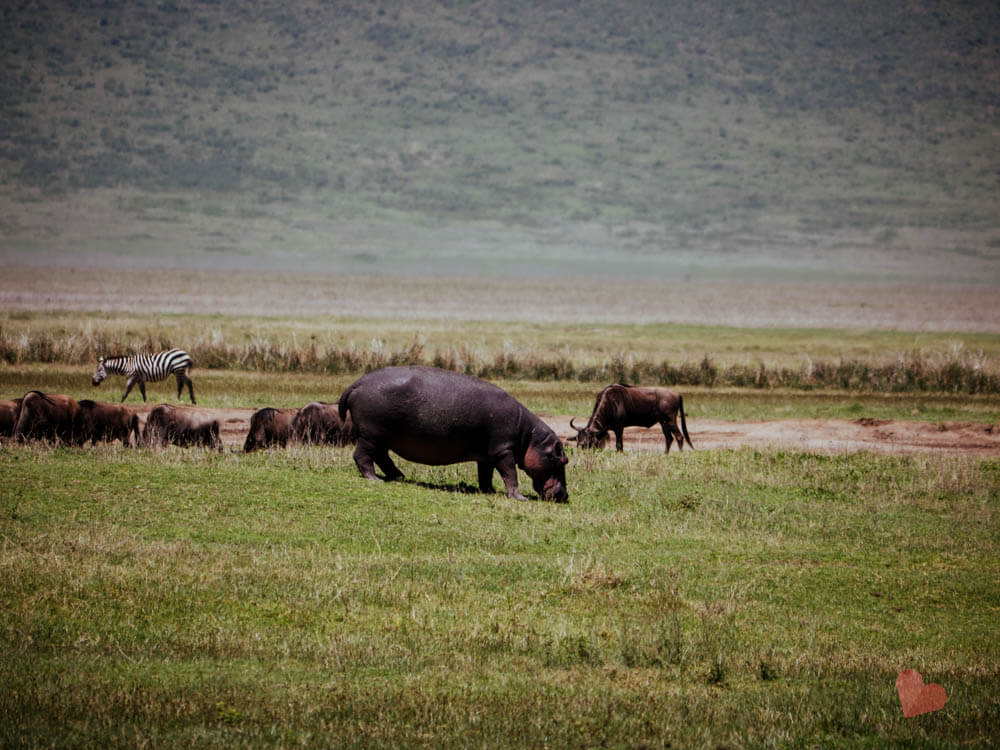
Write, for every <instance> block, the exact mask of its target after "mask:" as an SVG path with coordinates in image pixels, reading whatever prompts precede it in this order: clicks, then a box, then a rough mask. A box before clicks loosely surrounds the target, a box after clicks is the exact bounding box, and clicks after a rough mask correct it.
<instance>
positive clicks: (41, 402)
mask: <svg viewBox="0 0 1000 750" xmlns="http://www.w3.org/2000/svg"><path fill="white" fill-rule="evenodd" d="M79 411H80V405H79V404H78V403H77V402H76V399H74V398H72V397H71V396H67V395H66V394H65V393H42V392H41V391H29V392H28V393H26V394H24V397H23V398H21V404H20V406H19V407H18V409H17V416H16V418H15V422H14V438H15V439H17V440H30V439H39V440H59V441H62V442H64V443H68V444H71V445H72V444H75V443H77V442H79V441H78V440H77V438H76V435H75V432H74V430H75V427H76V416H77V414H78V413H79Z"/></svg>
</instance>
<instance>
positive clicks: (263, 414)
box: [243, 406, 298, 453]
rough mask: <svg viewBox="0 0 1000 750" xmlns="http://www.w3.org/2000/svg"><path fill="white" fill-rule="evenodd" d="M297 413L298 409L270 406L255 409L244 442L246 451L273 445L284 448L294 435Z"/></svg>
mask: <svg viewBox="0 0 1000 750" xmlns="http://www.w3.org/2000/svg"><path fill="white" fill-rule="evenodd" d="M297 414H298V410H297V409H274V408H272V407H270V406H267V407H264V408H263V409H258V410H257V411H255V412H254V413H253V416H252V417H250V430H249V432H247V439H246V442H245V443H243V451H244V453H250V452H252V451H255V450H257V449H258V448H270V447H271V446H273V445H279V446H281V447H282V448H284V447H285V446H286V445H287V444H288V441H289V439H290V438H291V437H292V420H294V419H295V416H296V415H297Z"/></svg>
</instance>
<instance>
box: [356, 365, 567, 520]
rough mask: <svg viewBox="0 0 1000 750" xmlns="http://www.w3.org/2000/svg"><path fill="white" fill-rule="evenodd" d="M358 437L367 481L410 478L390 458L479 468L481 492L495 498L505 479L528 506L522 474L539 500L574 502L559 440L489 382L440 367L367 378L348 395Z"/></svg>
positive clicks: (359, 456)
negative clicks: (497, 482)
mask: <svg viewBox="0 0 1000 750" xmlns="http://www.w3.org/2000/svg"><path fill="white" fill-rule="evenodd" d="M339 403H340V414H341V418H344V417H346V415H347V413H348V412H350V415H351V418H352V419H353V421H354V429H355V432H356V433H357V436H358V447H357V449H356V450H355V452H354V461H355V463H356V464H357V465H358V469H359V470H360V472H361V475H362V476H363V477H365V478H367V479H375V478H376V474H375V466H378V467H379V468H380V469H381V470H382V471H383V473H384V474H385V479H386V480H389V481H391V480H393V479H398V478H400V477H402V476H403V474H402V472H401V471H400V470H399V469H398V468H397V467H396V465H395V464H394V463H393V462H392V459H391V458H390V457H389V451H392V452H394V453H396V454H397V455H399V456H401V457H402V458H404V459H406V460H407V461H413V462H414V463H422V464H430V465H442V464H453V463H460V462H464V461H475V462H476V465H477V467H478V475H479V489H480V490H481V491H482V492H492V491H493V482H492V477H493V471H494V469H495V470H496V471H497V472H499V474H500V478H501V479H502V480H503V483H504V486H505V488H506V492H507V496H508V497H512V498H517V499H519V500H523V499H525V498H524V496H523V495H522V494H521V492H520V490H519V489H518V480H517V469H518V468H520V469H522V470H524V471H525V473H527V474H528V476H529V477H531V480H532V484H533V486H534V488H535V491H536V492H537V493H538V495H539V497H541V498H543V499H545V500H554V501H556V502H566V500H567V499H568V497H569V494H568V492H567V490H566V463H567V459H566V454H565V452H564V451H563V445H562V443H561V442H560V440H559V438H558V437H557V436H556V434H555V433H554V432H553V431H552V429H551V428H549V426H548V425H546V424H545V423H544V422H542V421H541V420H540V419H539V418H538V417H537V416H535V415H534V414H533V413H531V412H530V411H529V410H528V409H526V408H525V407H524V406H523V405H522V404H521V403H519V402H518V401H517V400H516V399H515V398H514V397H513V396H511V395H510V394H509V393H507V392H506V391H504V390H503V389H501V388H498V387H497V386H495V385H492V384H491V383H487V382H486V381H485V380H480V379H479V378H474V377H471V376H468V375H461V374H459V373H455V372H451V371H449V370H441V369H438V368H434V367H387V368H384V369H382V370H376V371H375V372H372V373H369V374H367V375H364V376H363V377H361V378H359V379H358V380H356V381H355V382H354V383H352V384H351V385H350V386H348V387H347V389H346V390H345V391H344V393H343V394H342V395H341V397H340V400H339Z"/></svg>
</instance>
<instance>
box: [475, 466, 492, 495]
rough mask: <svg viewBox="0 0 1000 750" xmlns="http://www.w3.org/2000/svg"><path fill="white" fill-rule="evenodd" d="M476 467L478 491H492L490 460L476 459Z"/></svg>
mask: <svg viewBox="0 0 1000 750" xmlns="http://www.w3.org/2000/svg"><path fill="white" fill-rule="evenodd" d="M476 468H477V469H478V470H479V491H480V492H482V493H485V494H487V495H488V494H490V493H492V492H493V469H494V468H495V467H494V466H493V462H492V461H477V462H476Z"/></svg>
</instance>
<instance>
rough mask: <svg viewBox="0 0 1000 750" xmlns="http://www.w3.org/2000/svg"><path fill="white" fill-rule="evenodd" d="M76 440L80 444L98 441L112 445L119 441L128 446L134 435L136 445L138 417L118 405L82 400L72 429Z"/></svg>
mask: <svg viewBox="0 0 1000 750" xmlns="http://www.w3.org/2000/svg"><path fill="white" fill-rule="evenodd" d="M74 432H75V433H76V439H77V440H78V441H79V442H80V443H86V442H87V441H88V440H89V441H90V442H91V443H96V442H98V441H101V442H108V443H112V442H114V441H115V440H121V441H122V445H124V446H128V445H129V441H130V439H131V437H132V433H135V442H136V445H138V444H139V439H140V433H139V415H138V414H136V413H135V412H134V411H132V410H131V409H129V408H128V407H127V406H121V405H119V404H102V403H100V402H98V401H91V400H90V399H84V400H83V401H81V402H80V411H79V412H78V413H77V415H76V427H75V429H74Z"/></svg>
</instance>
